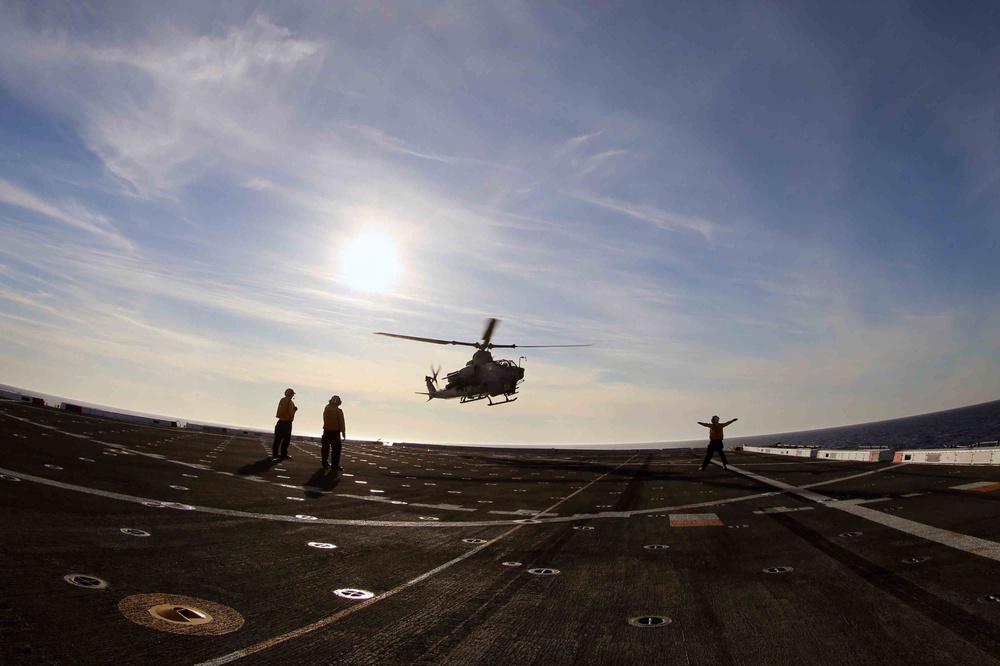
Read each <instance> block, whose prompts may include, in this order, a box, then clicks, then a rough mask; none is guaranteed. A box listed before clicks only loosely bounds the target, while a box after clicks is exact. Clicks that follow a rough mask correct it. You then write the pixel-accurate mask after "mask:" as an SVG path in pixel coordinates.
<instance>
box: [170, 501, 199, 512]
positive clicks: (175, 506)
mask: <svg viewBox="0 0 1000 666" xmlns="http://www.w3.org/2000/svg"><path fill="white" fill-rule="evenodd" d="M163 506H165V507H167V508H168V509H178V510H180V511H194V507H193V506H188V505H187V504H181V503H180V502H164V503H163Z"/></svg>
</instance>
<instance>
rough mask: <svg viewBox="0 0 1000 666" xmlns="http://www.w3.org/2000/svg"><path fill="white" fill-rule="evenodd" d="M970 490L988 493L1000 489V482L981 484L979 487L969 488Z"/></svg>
mask: <svg viewBox="0 0 1000 666" xmlns="http://www.w3.org/2000/svg"><path fill="white" fill-rule="evenodd" d="M969 490H972V491H974V492H977V493H988V492H991V491H994V490H1000V483H991V484H989V485H985V486H979V487H978V488H969Z"/></svg>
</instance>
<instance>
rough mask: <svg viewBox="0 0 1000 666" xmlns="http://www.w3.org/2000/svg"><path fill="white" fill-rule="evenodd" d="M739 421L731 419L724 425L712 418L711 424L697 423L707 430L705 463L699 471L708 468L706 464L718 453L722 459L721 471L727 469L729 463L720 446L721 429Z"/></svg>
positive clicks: (714, 417) (722, 447)
mask: <svg viewBox="0 0 1000 666" xmlns="http://www.w3.org/2000/svg"><path fill="white" fill-rule="evenodd" d="M738 420H739V419H732V420H730V421H726V422H725V423H719V417H718V416H713V417H712V422H711V423H702V422H701V421H698V425H703V426H705V427H706V428H708V452H707V453H706V454H705V461H704V462H703V463H701V469H705V468H706V467H708V463H710V462H711V461H712V455H713V454H714V453H715V452H716V451H718V452H719V457H720V458H722V469H728V465H729V461H728V460H726V451H725V447H724V446H723V445H722V429H723V428H725V427H726V426H727V425H729V424H731V423H732V422H733V421H738Z"/></svg>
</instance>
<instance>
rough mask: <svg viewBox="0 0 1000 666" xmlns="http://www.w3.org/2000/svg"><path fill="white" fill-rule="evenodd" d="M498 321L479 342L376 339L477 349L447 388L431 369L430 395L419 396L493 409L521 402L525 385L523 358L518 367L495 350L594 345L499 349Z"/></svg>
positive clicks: (450, 375) (428, 378) (488, 322)
mask: <svg viewBox="0 0 1000 666" xmlns="http://www.w3.org/2000/svg"><path fill="white" fill-rule="evenodd" d="M498 323H500V322H499V321H498V320H497V319H493V318H491V319H487V320H486V330H484V331H483V339H482V340H480V341H479V342H458V341H456V340H437V339H435V338H418V337H415V336H412V335H399V334H398V333H383V332H381V331H380V332H377V333H375V335H384V336H386V337H388V338H400V339H402V340H415V341H417V342H429V343H431V344H435V345H462V346H464V347H475V348H476V351H475V352H474V353H473V354H472V359H471V360H470V361H468V362H467V363H466V364H465V367H464V368H460V369H459V370H456V371H455V372H449V373H448V374H447V375H445V381H446V383H445V387H444V388H439V387H438V373H439V372H440V371H441V366H438V368H437V370H435V369H434V366H431V374H430V375H428V376H426V377H424V381H425V382H426V384H427V392H426V393H424V392H421V391H418V392H417V394H418V395H426V396H427V400H428V401H430V400H433V399H434V398H440V399H443V400H448V399H451V398H458V399H459V402H460V403H462V404H464V403H466V402H475V401H477V400H487V401H488V402H489V405H490V407H494V406H496V405H505V404H507V403H508V402H514V401H515V400H517V398H516V397H513V396H514V394H515V393H517V387H518V384H520V383H521V382H523V381H524V368H522V367H521V360H523V359H524V358H525V357H524V356H522V357H521V358H519V359H518V361H517V363H515V362H514V361H511V360H508V359H494V358H493V354H491V353H490V350H491V349H516V348H523V349H528V348H535V349H537V348H542V347H590V345H495V344H493V343H492V342H490V340H491V339H492V338H493V331H494V329H496V326H497V324H498ZM497 396H503V398H504V399H503V401H502V402H501V401H497V402H493V398H495V397H497Z"/></svg>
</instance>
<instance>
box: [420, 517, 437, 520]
mask: <svg viewBox="0 0 1000 666" xmlns="http://www.w3.org/2000/svg"><path fill="white" fill-rule="evenodd" d="M420 520H441V519H440V518H435V517H434V516H420Z"/></svg>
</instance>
